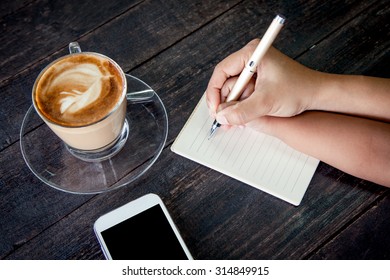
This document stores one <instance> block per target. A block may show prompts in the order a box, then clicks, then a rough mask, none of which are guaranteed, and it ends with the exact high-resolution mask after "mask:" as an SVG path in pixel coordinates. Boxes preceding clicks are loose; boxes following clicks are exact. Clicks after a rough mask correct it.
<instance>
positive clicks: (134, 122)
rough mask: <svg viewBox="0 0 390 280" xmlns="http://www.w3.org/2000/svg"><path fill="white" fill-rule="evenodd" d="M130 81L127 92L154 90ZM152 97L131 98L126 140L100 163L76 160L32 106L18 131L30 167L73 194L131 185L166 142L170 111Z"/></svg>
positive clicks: (42, 178) (147, 167)
mask: <svg viewBox="0 0 390 280" xmlns="http://www.w3.org/2000/svg"><path fill="white" fill-rule="evenodd" d="M126 79H127V87H128V90H127V91H128V92H145V91H146V92H150V91H153V89H152V88H151V87H149V86H148V85H147V84H145V83H144V82H143V81H141V80H139V79H138V78H136V77H133V76H131V75H126ZM153 93H154V94H153V96H152V97H151V98H150V99H147V100H142V101H137V100H136V99H134V100H128V102H127V115H126V120H127V123H128V126H129V135H128V138H127V141H126V143H125V145H124V146H123V148H122V149H121V150H120V152H118V153H117V154H116V155H115V156H113V157H111V158H109V159H106V160H103V161H100V162H86V161H83V160H80V159H78V158H76V157H75V156H73V155H72V154H71V153H70V152H69V150H68V149H67V147H66V145H65V144H64V143H63V142H62V141H61V140H60V139H59V138H58V137H57V136H56V135H55V134H54V133H53V132H52V131H51V130H50V129H49V127H48V126H47V125H46V124H45V123H43V121H42V120H41V118H40V117H39V116H38V114H37V113H36V112H35V109H34V107H33V106H31V107H30V108H29V110H28V111H27V113H26V115H25V117H24V119H23V123H22V127H21V129H20V147H21V151H22V155H23V158H24V160H25V162H26V164H27V166H28V167H29V168H30V170H31V171H32V172H33V173H34V174H35V175H36V176H37V177H38V178H39V179H40V180H41V181H43V182H44V183H46V184H47V185H49V186H51V187H53V188H55V189H58V190H62V191H65V192H69V193H76V194H94V193H101V192H105V191H109V190H113V189H117V188H120V187H123V186H125V185H128V184H130V183H131V182H133V181H134V180H136V179H137V178H139V177H140V176H141V175H143V174H144V173H145V172H146V171H147V170H148V169H149V168H150V167H151V166H152V165H153V163H154V162H155V161H156V160H157V158H158V157H159V155H160V154H161V151H162V149H163V148H164V145H165V141H166V139H167V135H168V116H167V112H166V110H165V107H164V104H163V103H162V101H161V99H160V98H159V96H158V95H157V93H156V92H154V91H153Z"/></svg>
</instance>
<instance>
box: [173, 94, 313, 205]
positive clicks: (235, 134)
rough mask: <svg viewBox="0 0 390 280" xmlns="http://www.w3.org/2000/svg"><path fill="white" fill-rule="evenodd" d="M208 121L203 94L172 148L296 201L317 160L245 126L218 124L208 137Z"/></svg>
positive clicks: (225, 172) (303, 190)
mask: <svg viewBox="0 0 390 280" xmlns="http://www.w3.org/2000/svg"><path fill="white" fill-rule="evenodd" d="M212 122H213V120H212V119H211V117H210V116H209V114H208V109H207V105H206V100H205V97H204V96H203V97H202V99H201V100H200V102H199V104H198V105H197V106H196V109H195V110H194V112H193V113H192V114H191V116H190V118H189V119H188V121H187V123H186V124H185V126H184V127H183V129H182V131H181V132H180V134H179V136H178V137H177V138H176V140H175V142H174V143H173V145H172V147H171V149H172V151H174V152H176V153H178V154H180V155H182V156H184V157H187V158H189V159H192V160H194V161H196V162H198V163H200V164H203V165H206V166H208V167H210V168H213V169H215V170H218V171H219V172H222V173H224V174H226V175H228V176H231V177H233V178H236V179H238V180H241V181H243V182H245V183H247V184H249V185H251V186H253V187H255V188H258V189H261V190H263V191H265V192H268V193H270V194H272V195H275V196H277V197H279V198H281V199H284V200H286V201H288V202H290V203H292V204H294V205H298V204H299V203H300V201H301V199H302V197H303V195H304V193H305V191H306V189H307V187H308V185H309V183H310V180H311V177H312V176H313V174H314V172H315V170H316V167H317V165H318V162H319V161H318V160H316V159H314V158H311V157H308V156H307V155H304V154H302V153H300V152H298V151H296V150H294V149H292V148H291V147H289V146H287V145H286V144H285V143H283V142H282V141H280V140H279V139H276V138H274V137H272V136H268V135H265V134H261V133H259V132H256V131H253V130H251V129H249V128H244V129H241V128H231V129H227V130H224V129H223V128H221V129H219V130H218V131H217V133H216V134H215V135H214V136H213V137H212V138H211V139H208V135H209V131H210V128H211V125H212Z"/></svg>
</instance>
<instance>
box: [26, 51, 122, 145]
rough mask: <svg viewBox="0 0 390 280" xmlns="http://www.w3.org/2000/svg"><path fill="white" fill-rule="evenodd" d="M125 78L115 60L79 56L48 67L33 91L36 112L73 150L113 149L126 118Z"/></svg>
mask: <svg viewBox="0 0 390 280" xmlns="http://www.w3.org/2000/svg"><path fill="white" fill-rule="evenodd" d="M126 90H127V88H126V77H125V74H124V73H123V71H122V69H121V68H120V67H119V66H118V65H117V64H116V63H115V62H114V61H113V60H111V59H110V58H108V57H106V56H104V55H100V54H97V53H89V52H80V53H75V54H70V55H67V56H64V57H62V58H60V59H58V60H56V61H54V62H53V63H51V64H50V65H49V66H47V67H46V68H45V69H44V70H43V71H42V73H41V74H40V75H39V76H38V78H37V80H36V82H35V84H34V88H33V103H34V107H35V109H36V111H37V112H38V114H39V115H40V116H41V118H42V119H43V120H44V121H45V122H46V123H47V124H48V126H49V127H50V128H51V129H52V130H53V131H54V132H55V133H56V134H57V135H58V136H59V137H60V138H61V139H62V140H63V141H64V142H65V143H66V144H67V145H68V146H70V147H71V148H74V149H79V150H96V149H102V148H104V147H107V146H110V145H111V144H112V143H113V142H115V140H116V139H117V138H118V136H119V135H120V133H121V131H122V127H123V125H124V122H125V116H126Z"/></svg>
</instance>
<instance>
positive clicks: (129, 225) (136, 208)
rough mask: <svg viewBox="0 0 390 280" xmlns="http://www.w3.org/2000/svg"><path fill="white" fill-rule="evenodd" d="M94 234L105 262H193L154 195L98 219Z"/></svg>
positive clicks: (159, 199)
mask: <svg viewBox="0 0 390 280" xmlns="http://www.w3.org/2000/svg"><path fill="white" fill-rule="evenodd" d="M94 231H95V234H96V236H97V238H98V240H99V243H100V246H101V248H102V250H103V253H104V255H105V257H106V258H107V259H114V260H183V259H190V260H192V259H193V258H192V256H191V254H190V252H189V250H188V248H187V246H186V245H185V243H184V241H183V239H182V237H181V236H180V234H179V231H178V230H177V228H176V226H175V224H174V223H173V220H172V218H171V217H170V215H169V213H168V210H167V208H166V207H165V205H164V203H163V201H162V200H161V198H160V197H159V196H157V195H156V194H147V195H145V196H142V197H140V198H138V199H136V200H134V201H131V202H129V203H127V204H125V205H123V206H121V207H119V208H117V209H115V210H113V211H111V212H109V213H107V214H105V215H103V216H101V217H100V218H99V219H97V220H96V222H95V224H94Z"/></svg>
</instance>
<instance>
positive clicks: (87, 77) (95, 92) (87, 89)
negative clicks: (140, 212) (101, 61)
mask: <svg viewBox="0 0 390 280" xmlns="http://www.w3.org/2000/svg"><path fill="white" fill-rule="evenodd" d="M109 77H110V76H109V75H106V76H104V75H103V74H102V73H101V72H100V70H99V68H98V67H97V66H96V65H94V64H87V63H85V64H81V65H77V66H75V67H74V68H71V69H68V70H66V71H64V72H62V73H61V74H60V75H58V76H57V77H55V78H54V80H53V81H52V86H53V87H57V86H59V87H63V86H61V84H63V83H67V84H68V83H71V84H72V85H73V86H74V88H73V89H71V90H70V91H62V92H60V94H62V95H64V97H62V98H61V99H60V100H59V102H60V103H61V107H60V110H61V114H64V113H65V112H68V113H71V114H72V113H75V112H77V111H79V110H81V109H83V108H85V107H86V106H88V105H89V104H91V103H93V102H94V101H96V100H97V99H98V98H99V96H100V93H101V91H102V84H103V81H104V79H107V78H109Z"/></svg>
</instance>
